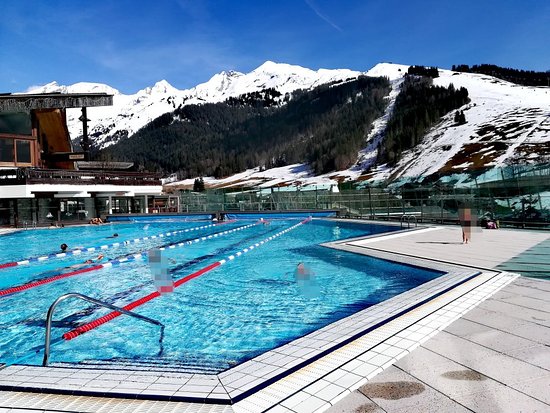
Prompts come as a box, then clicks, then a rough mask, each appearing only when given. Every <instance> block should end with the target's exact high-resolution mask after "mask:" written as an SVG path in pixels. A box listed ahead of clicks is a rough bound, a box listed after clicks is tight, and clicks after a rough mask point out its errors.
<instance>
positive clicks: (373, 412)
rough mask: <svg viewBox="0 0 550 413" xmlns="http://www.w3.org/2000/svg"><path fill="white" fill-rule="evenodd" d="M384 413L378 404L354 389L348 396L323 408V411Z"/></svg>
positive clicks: (327, 412)
mask: <svg viewBox="0 0 550 413" xmlns="http://www.w3.org/2000/svg"><path fill="white" fill-rule="evenodd" d="M352 412H354V413H355V412H357V413H384V410H382V409H381V408H380V407H379V406H378V405H376V404H375V403H374V402H373V401H372V400H369V399H368V398H367V397H366V396H365V395H363V394H362V393H359V392H357V391H354V392H353V393H351V394H350V395H349V396H346V397H345V398H344V399H342V400H340V401H339V402H338V403H336V404H335V405H334V406H332V407H330V408H329V409H328V410H325V413H352Z"/></svg>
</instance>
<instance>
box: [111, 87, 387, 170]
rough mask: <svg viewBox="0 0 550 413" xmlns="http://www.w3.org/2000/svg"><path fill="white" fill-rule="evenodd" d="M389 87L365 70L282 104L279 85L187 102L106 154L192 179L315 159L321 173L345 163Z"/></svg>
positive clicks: (294, 95)
mask: <svg viewBox="0 0 550 413" xmlns="http://www.w3.org/2000/svg"><path fill="white" fill-rule="evenodd" d="M389 92H390V87H389V82H388V80H387V79H385V78H380V77H378V78H371V77H365V76H360V77H358V78H357V79H354V80H349V81H346V82H335V83H329V84H325V85H322V86H318V87H316V88H314V89H312V90H308V91H295V92H293V93H292V94H291V95H287V96H285V98H284V103H285V104H281V105H279V104H277V103H276V102H277V101H278V99H279V98H280V97H281V94H280V93H279V92H277V91H275V90H274V89H267V90H265V91H264V93H259V92H254V93H248V94H245V95H241V96H240V97H235V98H231V99H230V100H229V101H227V102H222V103H206V104H202V105H185V106H183V107H181V108H179V109H176V110H175V111H174V112H171V113H167V114H165V115H163V116H161V117H159V118H157V119H155V120H154V121H152V122H151V123H149V124H148V125H147V126H146V127H144V128H142V129H141V130H139V131H138V132H137V133H136V134H135V135H134V136H132V137H131V138H127V139H121V140H120V141H119V142H118V143H117V144H116V145H113V146H110V147H108V148H106V149H104V150H103V151H102V152H101V154H100V156H101V157H103V159H117V160H131V161H134V162H136V163H137V164H138V166H139V167H141V168H146V169H149V170H162V171H164V172H178V174H179V175H180V176H183V177H186V178H189V177H194V176H197V175H214V176H215V177H217V178H221V177H225V176H228V175H231V174H234V173H237V172H241V171H243V170H244V169H247V168H252V167H255V166H259V167H261V168H263V169H269V168H272V167H276V166H284V165H288V164H292V163H297V162H307V163H309V164H310V165H311V167H312V169H313V170H314V171H315V172H316V173H317V174H319V173H325V172H329V171H333V170H341V169H346V168H348V167H350V166H351V165H353V164H354V163H355V161H356V154H357V152H358V151H359V150H360V149H361V148H362V146H363V144H364V140H365V136H366V133H368V131H369V130H370V128H371V125H372V123H373V121H374V120H375V119H377V118H379V117H380V116H381V115H382V113H383V112H384V109H385V107H386V100H385V99H384V97H385V96H387V95H388V93H389Z"/></svg>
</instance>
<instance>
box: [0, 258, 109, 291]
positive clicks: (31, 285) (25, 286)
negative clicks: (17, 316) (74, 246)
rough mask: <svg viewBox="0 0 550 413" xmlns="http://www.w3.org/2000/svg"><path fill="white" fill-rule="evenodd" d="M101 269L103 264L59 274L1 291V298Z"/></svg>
mask: <svg viewBox="0 0 550 413" xmlns="http://www.w3.org/2000/svg"><path fill="white" fill-rule="evenodd" d="M100 268H103V265H102V264H100V265H94V266H93V267H88V268H81V269H80V270H75V271H70V272H67V273H65V274H59V275H56V276H54V277H50V278H45V279H43V280H40V281H35V282H32V283H28V284H23V285H19V286H17V287H12V288H8V289H6V290H1V291H0V297H2V296H5V295H10V294H13V293H18V292H20V291H25V290H30V289H31V288H34V287H38V286H39V285H44V284H48V283H51V282H54V281H57V280H61V279H63V278H67V277H72V276H73V275H78V274H83V273H85V272H90V271H95V270H99V269H100Z"/></svg>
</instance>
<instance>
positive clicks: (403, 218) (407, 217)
mask: <svg viewBox="0 0 550 413" xmlns="http://www.w3.org/2000/svg"><path fill="white" fill-rule="evenodd" d="M411 220H412V221H414V226H415V227H416V226H417V225H418V223H417V220H416V216H415V215H407V214H403V215H401V228H403V224H404V223H405V221H407V228H410V227H411Z"/></svg>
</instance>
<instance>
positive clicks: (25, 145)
mask: <svg viewBox="0 0 550 413" xmlns="http://www.w3.org/2000/svg"><path fill="white" fill-rule="evenodd" d="M15 145H16V150H17V151H16V152H17V162H19V163H31V143H30V142H29V141H22V140H16V141H15Z"/></svg>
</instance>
